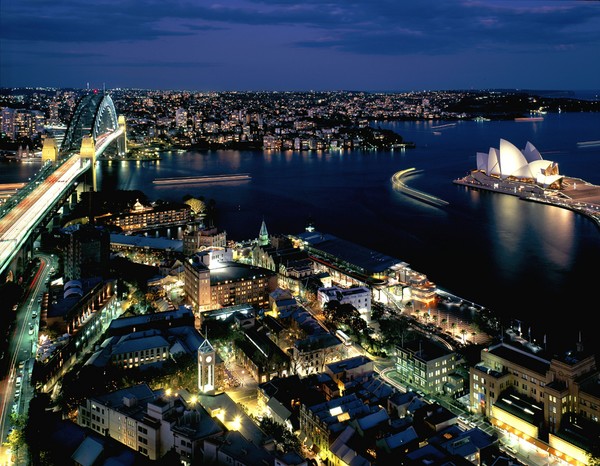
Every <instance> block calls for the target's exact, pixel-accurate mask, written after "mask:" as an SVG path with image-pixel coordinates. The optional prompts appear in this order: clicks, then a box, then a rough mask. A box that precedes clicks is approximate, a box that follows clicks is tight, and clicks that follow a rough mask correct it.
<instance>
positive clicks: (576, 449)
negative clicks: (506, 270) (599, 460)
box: [470, 343, 600, 464]
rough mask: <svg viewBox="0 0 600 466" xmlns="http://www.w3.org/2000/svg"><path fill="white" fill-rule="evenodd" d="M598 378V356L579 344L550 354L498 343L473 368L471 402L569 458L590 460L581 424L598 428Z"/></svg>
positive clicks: (532, 440) (521, 434)
mask: <svg viewBox="0 0 600 466" xmlns="http://www.w3.org/2000/svg"><path fill="white" fill-rule="evenodd" d="M599 384H600V377H599V372H598V369H597V367H596V358H595V356H594V355H592V354H586V353H584V352H583V350H582V348H581V347H579V348H578V351H570V352H568V353H566V354H565V355H564V356H562V357H559V356H555V357H553V358H552V359H551V360H547V359H544V358H542V357H540V356H538V355H535V354H532V353H529V352H527V351H525V350H522V349H519V348H516V347H514V346H511V345H508V344H506V343H500V344H497V345H494V346H491V347H489V348H486V349H484V350H483V351H481V361H480V362H479V363H478V364H477V365H475V366H474V367H472V368H471V369H470V408H471V410H472V411H473V412H477V413H481V414H483V415H485V416H486V417H487V418H488V419H489V420H490V422H491V423H492V424H493V425H495V426H496V427H497V428H499V429H501V430H504V431H506V432H508V433H509V434H510V435H514V436H516V437H518V438H520V439H523V440H525V441H527V442H530V443H532V444H534V445H536V446H538V447H542V448H543V449H545V450H547V451H548V452H549V454H552V455H554V456H557V457H561V458H562V459H564V460H566V461H567V462H568V463H571V464H577V462H580V463H587V457H586V451H589V449H586V448H585V444H586V441H587V442H589V439H587V440H586V435H585V434H586V433H585V429H581V426H585V425H586V424H589V425H590V429H589V430H588V435H593V432H594V431H596V432H597V431H598V430H600V417H599V414H598V406H600V392H599V391H598V386H599ZM574 426H575V427H574ZM576 426H579V427H576ZM577 431H578V432H579V434H578V435H576V434H575V432H577ZM596 435H597V434H596ZM596 438H597V437H596ZM596 441H597V440H596Z"/></svg>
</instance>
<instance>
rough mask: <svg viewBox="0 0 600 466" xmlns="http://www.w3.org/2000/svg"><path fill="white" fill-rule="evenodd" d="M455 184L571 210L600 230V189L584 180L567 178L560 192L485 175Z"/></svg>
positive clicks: (474, 175)
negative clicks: (591, 221) (593, 223)
mask: <svg viewBox="0 0 600 466" xmlns="http://www.w3.org/2000/svg"><path fill="white" fill-rule="evenodd" d="M454 183H455V184H458V185H462V186H467V187H469V188H475V189H483V190H486V191H493V192H496V193H501V194H508V195H511V196H517V197H519V198H520V199H523V200H525V201H532V202H540V203H543V204H549V205H553V206H555V207H562V208H564V209H569V210H572V211H574V212H577V213H579V214H582V215H585V216H587V217H589V218H590V219H592V220H593V221H594V222H595V223H596V225H597V226H598V227H599V228H600V186H596V185H593V184H591V183H588V182H587V181H584V180H582V179H580V178H571V177H564V178H563V180H562V187H561V188H560V189H550V188H543V187H541V186H539V185H536V184H533V183H526V182H522V181H516V180H508V179H504V180H501V179H499V178H492V177H489V176H487V175H485V174H484V173H482V172H479V171H473V172H471V173H470V174H468V175H466V176H464V177H462V178H459V179H457V180H454Z"/></svg>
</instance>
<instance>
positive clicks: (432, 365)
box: [396, 339, 458, 394]
mask: <svg viewBox="0 0 600 466" xmlns="http://www.w3.org/2000/svg"><path fill="white" fill-rule="evenodd" d="M396 352H397V360H396V371H397V372H398V374H400V376H401V377H402V380H406V381H407V382H408V384H409V385H411V386H413V387H416V388H417V389H421V390H423V391H425V392H428V393H440V394H441V393H445V388H444V387H445V385H446V384H447V383H448V382H449V381H450V379H449V378H448V377H449V375H450V374H451V373H453V372H454V370H455V369H456V366H457V361H458V354H456V353H455V352H452V351H449V350H448V349H446V348H445V347H442V346H441V345H437V344H435V343H433V342H431V341H430V340H426V339H419V340H413V341H411V342H409V343H407V344H406V345H404V346H397V347H396Z"/></svg>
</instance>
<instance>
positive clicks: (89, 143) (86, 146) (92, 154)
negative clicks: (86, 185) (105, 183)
mask: <svg viewBox="0 0 600 466" xmlns="http://www.w3.org/2000/svg"><path fill="white" fill-rule="evenodd" d="M79 155H80V156H81V158H82V159H90V162H91V170H92V189H93V190H94V192H96V191H97V189H96V144H95V142H94V138H93V137H92V136H83V137H82V138H81V150H80V151H79Z"/></svg>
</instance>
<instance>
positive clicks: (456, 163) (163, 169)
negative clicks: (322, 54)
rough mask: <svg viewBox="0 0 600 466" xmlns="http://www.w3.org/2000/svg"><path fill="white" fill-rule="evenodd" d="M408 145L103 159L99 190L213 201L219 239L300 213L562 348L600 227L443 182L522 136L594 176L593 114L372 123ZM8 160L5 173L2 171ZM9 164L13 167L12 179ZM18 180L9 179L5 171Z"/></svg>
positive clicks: (599, 121)
mask: <svg viewBox="0 0 600 466" xmlns="http://www.w3.org/2000/svg"><path fill="white" fill-rule="evenodd" d="M374 125H381V127H382V128H389V129H393V130H394V131H396V132H397V133H398V134H400V135H402V136H403V137H404V139H405V140H406V141H412V142H415V143H416V148H415V149H408V150H405V151H393V152H359V151H354V152H348V151H332V152H317V151H313V152H291V151H290V152H270V151H264V152H263V151H254V152H251V151H226V150H223V151H205V152H193V151H192V152H185V153H177V152H167V153H162V154H161V160H160V161H158V162H141V163H136V162H113V163H112V164H108V163H107V162H102V163H100V165H99V173H98V183H99V187H100V189H103V190H104V189H126V190H134V189H139V190H141V191H144V192H145V193H146V194H147V195H148V197H149V198H150V199H153V200H156V199H165V200H172V201H180V200H181V198H182V197H183V196H184V195H185V194H192V195H195V196H204V197H205V198H207V199H211V198H212V199H215V201H216V204H217V209H218V218H217V226H218V227H219V228H222V229H224V230H226V231H227V234H228V238H230V239H234V240H244V239H250V238H255V237H256V236H257V235H258V231H259V228H260V224H261V222H262V220H263V219H264V220H265V222H266V224H267V227H268V229H269V232H270V233H271V234H278V233H281V234H286V233H298V232H300V231H302V230H303V229H304V227H305V226H306V224H307V222H308V221H309V219H310V220H312V221H313V222H314V224H315V227H316V229H317V230H319V231H323V232H327V233H331V234H334V235H336V236H338V237H340V238H343V239H347V240H350V241H353V242H355V243H358V244H361V245H364V246H367V247H369V248H371V249H374V250H377V251H380V252H383V253H386V254H388V255H391V256H393V257H397V258H398V259H399V260H402V261H405V262H407V263H409V264H410V266H411V267H412V268H413V269H414V270H417V271H419V272H422V273H425V274H427V276H428V277H429V279H430V280H432V281H433V282H435V283H436V284H437V286H438V287H440V288H442V289H444V290H447V291H450V292H451V293H454V294H456V295H459V296H461V297H464V298H465V299H468V300H471V301H474V302H476V303H479V304H482V305H484V306H485V307H488V308H489V309H491V310H492V311H494V312H495V313H496V314H497V315H499V316H500V317H501V318H503V320H504V321H505V322H507V323H508V322H510V320H511V319H519V320H521V321H522V322H523V327H524V329H527V328H528V327H531V333H532V336H533V337H534V338H536V339H537V340H538V342H541V341H542V339H543V338H544V335H547V341H548V342H549V343H550V344H551V345H553V346H559V347H561V348H562V347H563V346H565V347H573V346H574V343H575V340H576V339H577V338H578V337H579V333H580V332H581V338H582V340H583V341H584V343H585V344H586V345H587V346H588V347H595V348H596V349H597V348H598V346H599V343H597V342H594V341H593V339H594V335H593V334H592V331H591V330H589V329H590V328H591V327H590V321H591V319H592V318H593V317H594V313H595V312H597V311H598V308H599V307H600V306H598V303H597V299H596V297H595V296H594V294H593V293H594V289H595V286H596V282H597V277H598V271H597V268H598V264H599V263H600V229H598V227H597V226H596V225H595V224H594V223H593V222H592V221H591V220H589V219H588V218H586V217H583V216H581V215H578V214H576V213H574V212H571V211H568V210H565V209H561V208H557V207H551V206H546V205H540V204H535V203H531V202H526V201H522V200H519V199H518V198H516V197H513V196H507V195H500V194H494V193H489V192H482V191H475V190H471V189H468V188H465V187H462V186H456V185H454V184H453V183H452V181H453V180H454V179H456V178H458V177H461V176H464V175H465V174H466V172H468V171H469V170H470V169H473V168H475V165H476V161H475V154H476V153H477V152H487V151H488V150H489V148H490V147H498V144H499V140H500V138H504V139H507V140H509V141H510V142H512V143H513V144H515V145H516V146H517V147H519V148H523V147H524V146H525V144H526V143H527V142H528V141H529V142H531V143H532V144H533V145H535V146H536V147H537V149H538V150H540V152H541V153H542V156H543V157H544V158H545V159H548V160H553V161H555V162H557V163H558V165H559V168H560V172H561V173H563V174H565V175H568V176H571V177H580V178H582V179H584V180H586V181H588V182H590V183H593V184H600V147H597V146H591V147H587V146H584V147H581V145H579V146H578V144H577V143H578V142H585V141H593V140H598V139H600V115H598V114H590V113H586V114H580V113H576V114H570V113H562V114H548V115H545V116H544V119H543V121H531V122H514V121H483V122H475V121H456V122H454V121H444V122H440V121H425V122H422V121H408V122H381V123H378V122H375V123H374ZM17 165H20V164H5V165H3V166H2V174H0V178H1V179H2V182H11V181H21V180H23V177H24V176H27V170H26V169H24V168H23V167H22V166H21V167H18V168H17V167H16V166H17ZM5 168H6V170H5ZM410 168H415V171H414V174H412V175H410V176H408V177H405V178H403V182H404V183H405V184H406V186H408V187H410V188H412V189H415V190H418V191H420V192H423V193H427V194H429V195H431V196H434V197H436V198H439V199H441V200H444V201H445V202H447V203H448V204H447V205H446V204H444V205H433V204H431V203H428V202H424V201H423V200H419V199H416V198H414V197H411V196H407V195H406V194H405V193H403V192H401V191H398V190H396V189H395V188H394V185H393V184H392V181H391V178H392V176H393V175H394V173H396V172H398V171H400V170H406V169H410ZM11 171H12V172H14V174H12V175H11ZM238 173H247V174H249V175H250V177H249V179H247V180H242V181H228V182H214V183H202V184H198V185H194V184H188V183H186V184H182V185H167V186H161V185H156V184H154V183H153V181H154V180H155V179H157V178H176V177H183V176H206V175H221V174H238ZM15 178H19V179H15ZM5 180H6V181H5Z"/></svg>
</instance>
